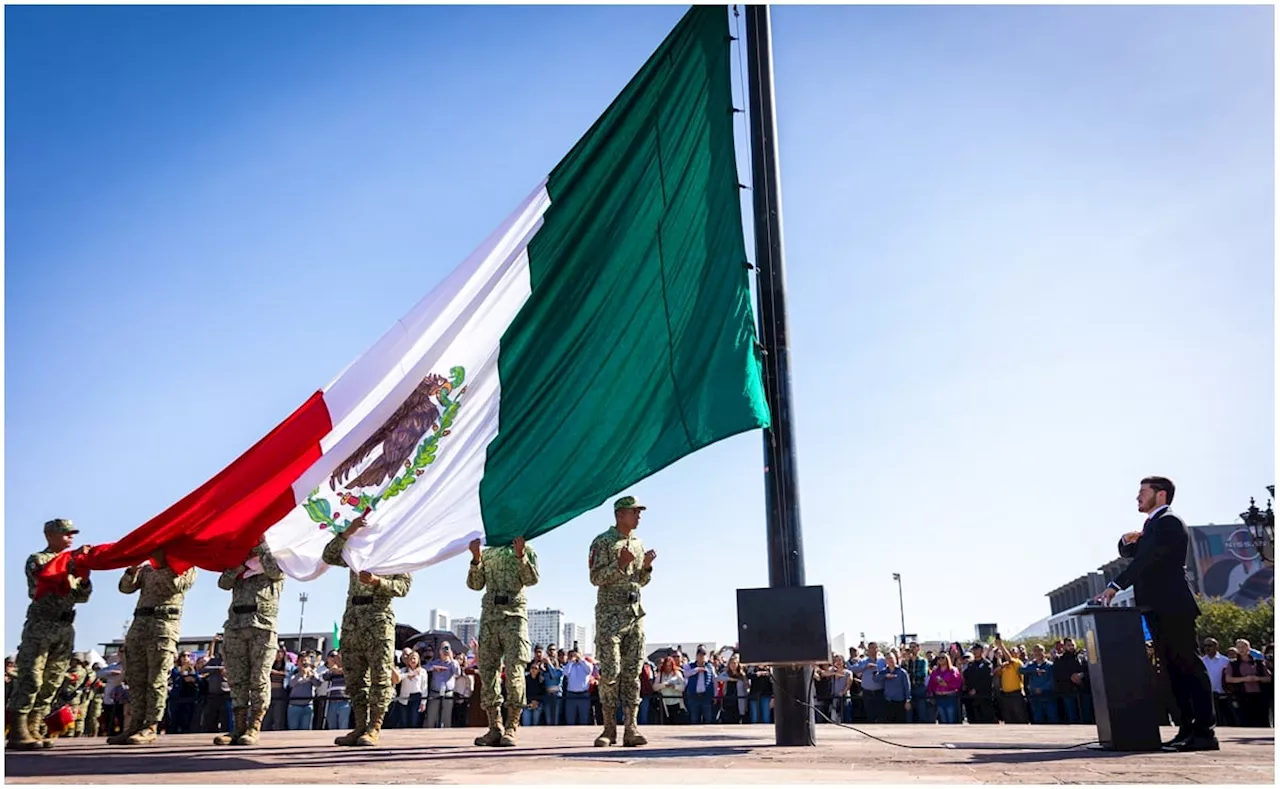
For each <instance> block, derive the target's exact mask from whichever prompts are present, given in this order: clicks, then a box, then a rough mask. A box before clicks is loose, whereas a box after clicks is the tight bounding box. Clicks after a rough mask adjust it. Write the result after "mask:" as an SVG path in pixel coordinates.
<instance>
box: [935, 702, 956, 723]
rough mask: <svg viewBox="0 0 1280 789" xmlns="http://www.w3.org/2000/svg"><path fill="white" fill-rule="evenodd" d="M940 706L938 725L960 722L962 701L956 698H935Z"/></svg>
mask: <svg viewBox="0 0 1280 789" xmlns="http://www.w3.org/2000/svg"><path fill="white" fill-rule="evenodd" d="M934 703H935V704H937V705H938V723H959V722H960V699H959V698H958V697H956V696H935V697H934Z"/></svg>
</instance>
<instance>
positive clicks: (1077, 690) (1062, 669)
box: [1053, 638, 1089, 723]
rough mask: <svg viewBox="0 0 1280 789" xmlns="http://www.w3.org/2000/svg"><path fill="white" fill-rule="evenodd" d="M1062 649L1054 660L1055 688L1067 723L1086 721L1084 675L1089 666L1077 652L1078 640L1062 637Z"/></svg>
mask: <svg viewBox="0 0 1280 789" xmlns="http://www.w3.org/2000/svg"><path fill="white" fill-rule="evenodd" d="M1061 643H1062V650H1061V652H1059V653H1058V657H1057V658H1056V659H1055V660H1054V661H1053V689H1054V692H1056V693H1057V695H1058V700H1059V702H1060V703H1061V707H1062V711H1063V713H1064V722H1065V723H1083V722H1084V713H1085V709H1084V703H1085V702H1084V675H1085V674H1086V673H1088V671H1089V667H1088V666H1087V665H1086V664H1085V662H1084V660H1082V659H1081V657H1080V655H1079V653H1077V652H1076V642H1075V640H1074V639H1071V638H1064V639H1062V642H1061Z"/></svg>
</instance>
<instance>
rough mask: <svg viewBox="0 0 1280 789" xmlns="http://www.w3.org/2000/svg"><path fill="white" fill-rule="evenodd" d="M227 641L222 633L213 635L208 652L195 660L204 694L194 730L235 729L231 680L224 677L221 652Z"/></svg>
mask: <svg viewBox="0 0 1280 789" xmlns="http://www.w3.org/2000/svg"><path fill="white" fill-rule="evenodd" d="M225 649H226V641H225V640H224V639H223V636H222V634H221V633H219V634H217V635H215V636H214V637H213V643H212V644H211V645H210V647H209V655H208V656H207V657H204V658H201V659H200V661H199V662H197V663H196V671H197V672H198V673H199V675H200V680H201V681H200V692H201V693H202V694H204V699H203V707H202V708H201V710H200V719H199V721H198V728H197V729H196V730H197V731H202V732H209V731H218V729H219V727H221V729H222V731H224V732H227V733H228V734H231V733H232V732H233V731H234V730H235V709H234V707H233V705H232V703H231V681H230V680H229V679H228V677H227V662H226V659H225V657H224V656H223V654H222V653H223V652H224V651H225Z"/></svg>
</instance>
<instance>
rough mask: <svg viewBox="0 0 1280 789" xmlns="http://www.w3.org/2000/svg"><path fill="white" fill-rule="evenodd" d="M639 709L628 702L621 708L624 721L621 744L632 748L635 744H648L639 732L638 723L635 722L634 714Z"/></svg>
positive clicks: (636, 713)
mask: <svg viewBox="0 0 1280 789" xmlns="http://www.w3.org/2000/svg"><path fill="white" fill-rule="evenodd" d="M638 714H639V711H638V710H637V709H636V708H635V707H633V706H631V705H630V704H628V705H627V706H625V707H623V709H622V719H623V720H624V721H626V728H625V729H623V730H622V745H623V747H625V748H634V747H636V746H637V745H648V744H649V741H648V740H647V739H645V736H644V735H643V734H641V733H640V727H639V724H637V723H636V716H637V715H638Z"/></svg>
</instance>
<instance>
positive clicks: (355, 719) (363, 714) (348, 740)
mask: <svg viewBox="0 0 1280 789" xmlns="http://www.w3.org/2000/svg"><path fill="white" fill-rule="evenodd" d="M351 722H352V723H354V724H355V728H353V729H352V730H351V731H349V732H347V733H346V734H343V735H342V736H340V737H334V738H333V744H334V745H355V744H356V742H357V741H358V740H359V739H360V738H361V737H363V736H364V733H365V730H366V729H367V728H368V726H369V708H368V705H366V704H360V703H358V702H354V701H353V702H351Z"/></svg>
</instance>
